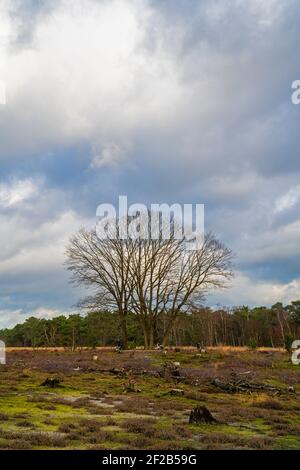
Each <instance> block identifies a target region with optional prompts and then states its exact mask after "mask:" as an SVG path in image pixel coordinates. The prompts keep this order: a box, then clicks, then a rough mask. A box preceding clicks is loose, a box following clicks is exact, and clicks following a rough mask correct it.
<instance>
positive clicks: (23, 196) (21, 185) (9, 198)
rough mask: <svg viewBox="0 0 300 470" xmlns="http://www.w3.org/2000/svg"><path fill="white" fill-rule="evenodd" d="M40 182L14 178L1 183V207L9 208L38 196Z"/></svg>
mask: <svg viewBox="0 0 300 470" xmlns="http://www.w3.org/2000/svg"><path fill="white" fill-rule="evenodd" d="M38 191H39V183H38V182H37V181H33V180H32V179H24V180H18V179H12V180H11V181H10V182H8V183H0V208H1V207H2V208H4V209H6V208H9V207H14V206H18V205H20V204H22V203H23V202H24V201H27V200H28V199H30V198H32V197H33V196H36V195H37V194H38Z"/></svg>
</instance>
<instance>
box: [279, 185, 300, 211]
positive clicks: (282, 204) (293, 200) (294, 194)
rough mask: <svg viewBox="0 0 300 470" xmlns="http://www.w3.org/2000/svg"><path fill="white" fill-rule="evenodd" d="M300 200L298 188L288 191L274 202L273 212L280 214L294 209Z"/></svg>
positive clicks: (299, 187) (299, 188) (299, 189)
mask: <svg viewBox="0 0 300 470" xmlns="http://www.w3.org/2000/svg"><path fill="white" fill-rule="evenodd" d="M299 200H300V186H296V187H294V188H292V189H290V190H289V191H288V192H287V193H285V194H284V195H283V196H280V197H279V198H278V199H277V201H276V202H275V212H277V213H278V212H282V211H285V210H288V209H291V208H292V207H294V206H295V205H296V204H297V203H298V202H299Z"/></svg>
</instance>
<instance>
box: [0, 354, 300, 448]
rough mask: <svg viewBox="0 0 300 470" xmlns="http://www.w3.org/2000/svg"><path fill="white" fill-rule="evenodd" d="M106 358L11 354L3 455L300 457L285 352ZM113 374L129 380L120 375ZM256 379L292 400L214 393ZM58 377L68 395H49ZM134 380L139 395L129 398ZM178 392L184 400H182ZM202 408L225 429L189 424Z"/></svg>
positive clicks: (291, 371)
mask: <svg viewBox="0 0 300 470" xmlns="http://www.w3.org/2000/svg"><path fill="white" fill-rule="evenodd" d="M97 354H98V357H99V359H98V361H97V362H96V363H95V361H93V360H92V356H93V351H92V350H90V349H83V350H81V351H77V352H74V353H71V352H69V351H64V350H61V349H58V348H55V349H53V350H41V351H31V350H28V349H27V350H16V349H14V350H9V351H8V354H7V356H8V364H7V366H0V368H1V370H0V373H1V382H0V449H164V450H173V449H174V450H180V449H182V450H185V449H299V448H300V417H299V410H300V399H299V393H300V385H298V383H297V380H298V374H299V369H298V368H297V367H295V366H291V364H290V362H289V357H288V355H287V354H286V353H284V351H282V350H272V351H267V354H266V350H264V349H262V350H260V349H258V350H255V351H251V350H248V349H247V348H236V349H234V348H224V347H222V348H209V350H208V352H207V353H204V354H200V355H199V354H198V353H197V352H196V351H195V350H194V349H192V348H180V349H179V350H178V351H177V352H176V351H174V350H171V351H168V352H167V354H164V353H162V352H157V351H153V352H149V351H142V350H139V351H134V352H132V351H131V352H123V353H122V354H116V353H114V352H113V351H112V350H110V349H105V350H99V351H98V353H97ZM166 361H171V362H172V361H173V362H179V363H180V372H181V376H182V377H183V379H181V378H177V379H176V378H170V377H166V376H164V374H163V373H162V372H163V365H164V363H165V362H166ZM78 367H80V369H79V370H77V369H78ZM113 367H115V368H119V369H123V368H124V373H123V374H120V375H115V374H113V373H110V372H109V371H110V369H112V368H113ZM74 369H75V370H74ZM248 371H250V376H251V379H253V380H254V381H255V382H260V383H269V384H272V385H274V386H276V387H279V388H280V389H281V390H282V393H280V394H278V395H276V396H274V395H272V394H271V393H266V392H265V391H262V392H255V393H252V394H248V393H232V394H231V393H225V392H224V391H222V390H220V389H217V388H216V387H214V386H213V385H212V384H211V382H212V380H213V379H214V378H216V377H219V378H220V379H222V380H223V381H226V380H227V379H228V380H230V376H231V373H232V372H235V373H240V372H248ZM48 377H49V378H58V379H59V380H60V382H61V386H59V387H57V388H49V387H41V383H42V382H44V381H45V379H46V378H48ZM129 381H133V382H134V385H135V386H134V387H133V389H132V390H131V391H129V392H128V393H124V390H125V389H126V384H127V383H128V382H129ZM288 387H293V389H294V392H293V393H289V392H288V391H287V389H288ZM178 388H179V389H180V390H182V391H183V393H182V394H172V389H178ZM137 390H139V392H137ZM197 405H202V406H206V407H208V409H209V410H210V411H211V413H212V414H213V416H214V417H215V418H216V419H217V423H216V424H211V425H208V424H201V425H194V424H193V425H189V424H188V420H189V414H190V411H191V410H192V409H193V408H194V407H195V406H197Z"/></svg>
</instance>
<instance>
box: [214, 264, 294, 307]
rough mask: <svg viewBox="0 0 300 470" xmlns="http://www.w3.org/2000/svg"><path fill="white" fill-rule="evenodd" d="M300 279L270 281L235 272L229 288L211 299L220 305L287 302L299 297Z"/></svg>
mask: <svg viewBox="0 0 300 470" xmlns="http://www.w3.org/2000/svg"><path fill="white" fill-rule="evenodd" d="M299 292H300V279H294V280H293V281H291V282H286V283H284V282H272V281H267V280H262V279H257V280H255V279H252V278H251V277H249V276H247V274H245V273H241V272H237V273H236V276H235V278H234V280H233V282H232V286H231V288H230V289H228V290H225V291H223V292H222V293H221V292H220V293H218V294H214V295H213V300H214V301H215V303H216V304H222V305H235V306H238V305H250V306H258V305H273V304H275V303H276V302H282V303H283V304H288V303H290V302H291V301H293V300H297V299H299Z"/></svg>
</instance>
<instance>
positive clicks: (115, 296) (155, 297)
mask: <svg viewBox="0 0 300 470" xmlns="http://www.w3.org/2000/svg"><path fill="white" fill-rule="evenodd" d="M66 255H67V260H66V264H67V267H68V269H69V270H70V271H71V273H72V280H73V282H75V283H77V284H80V285H82V284H83V285H85V286H87V287H92V288H94V295H93V296H90V297H88V298H87V299H84V301H83V305H85V306H87V307H91V308H103V307H104V308H112V309H115V310H117V311H118V312H119V315H120V320H121V326H122V335H123V342H124V345H125V346H126V344H127V329H126V318H127V314H128V312H129V311H132V312H134V313H135V314H136V315H137V318H138V320H139V322H140V325H141V328H142V330H143V333H144V342H145V347H146V348H152V347H153V346H154V343H155V340H156V336H155V334H156V330H157V322H158V320H159V318H160V316H161V315H162V314H164V318H167V321H166V325H165V331H164V338H163V343H164V344H167V342H168V338H169V334H170V331H171V329H172V326H173V325H174V322H175V321H176V320H177V318H178V316H179V315H180V313H181V312H183V311H187V310H188V309H189V308H190V307H191V306H195V305H199V303H200V302H201V301H203V296H204V294H206V293H207V291H209V290H210V289H212V288H220V287H225V285H226V281H227V280H228V279H230V277H231V276H232V272H231V257H232V255H231V251H230V250H229V249H228V248H226V247H225V246H224V245H223V244H222V243H220V242H219V241H218V240H217V239H216V238H215V237H214V235H212V234H207V235H206V236H205V237H204V241H203V244H202V245H201V246H200V247H198V249H197V250H190V251H189V250H187V249H186V245H185V241H184V239H182V240H178V239H176V238H175V237H174V236H172V234H171V236H170V237H169V238H168V239H164V238H163V237H162V236H159V237H158V239H156V240H153V239H150V238H149V239H146V240H145V239H142V238H140V239H139V238H137V239H134V240H133V239H130V238H128V239H125V240H123V239H119V238H118V237H116V238H113V239H101V238H98V237H97V234H96V232H95V231H94V230H92V231H87V230H84V229H81V230H80V231H79V233H78V234H77V235H76V236H74V237H73V238H72V239H71V240H70V243H69V246H68V247H67V250H66Z"/></svg>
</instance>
